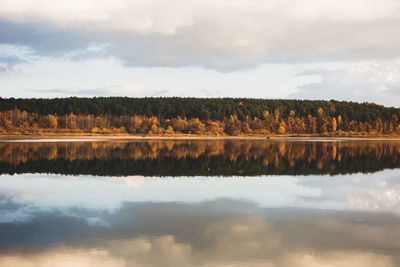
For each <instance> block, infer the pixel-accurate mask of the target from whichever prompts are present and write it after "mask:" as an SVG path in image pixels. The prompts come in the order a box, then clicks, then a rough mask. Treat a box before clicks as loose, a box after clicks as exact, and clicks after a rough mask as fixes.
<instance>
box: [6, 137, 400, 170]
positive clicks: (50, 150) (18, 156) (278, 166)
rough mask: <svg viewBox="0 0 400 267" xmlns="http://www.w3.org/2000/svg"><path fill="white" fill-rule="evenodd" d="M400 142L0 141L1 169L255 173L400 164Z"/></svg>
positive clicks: (379, 166) (378, 168)
mask: <svg viewBox="0 0 400 267" xmlns="http://www.w3.org/2000/svg"><path fill="white" fill-rule="evenodd" d="M399 156H400V143H399V142H389V141H371V142H361V141H358V142H283V141H282V142H262V141H134V142H132V141H129V142H127V141H112V142H111V141H110V142H71V143H69V142H63V143H0V172H1V173H3V174H4V173H10V174H14V173H34V172H39V173H61V174H92V175H108V176H124V175H144V176H195V175H205V176H219V175H220V176H229V175H239V176H249V175H266V174H274V175H297V174H298V175H306V174H339V173H354V172H374V171H379V170H382V169H385V168H397V167H400V161H399Z"/></svg>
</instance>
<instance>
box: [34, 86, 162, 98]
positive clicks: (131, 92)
mask: <svg viewBox="0 0 400 267" xmlns="http://www.w3.org/2000/svg"><path fill="white" fill-rule="evenodd" d="M28 91H33V92H40V93H55V94H64V95H74V96H131V97H144V96H158V95H161V94H163V92H162V91H155V90H151V89H148V88H147V87H146V85H145V84H143V83H127V84H122V85H112V86H105V87H100V88H73V87H68V88H56V89H49V90H47V89H43V90H42V89H29V90H28Z"/></svg>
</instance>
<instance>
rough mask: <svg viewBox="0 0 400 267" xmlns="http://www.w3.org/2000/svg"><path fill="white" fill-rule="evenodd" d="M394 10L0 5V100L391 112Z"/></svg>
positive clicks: (398, 60)
mask: <svg viewBox="0 0 400 267" xmlns="http://www.w3.org/2000/svg"><path fill="white" fill-rule="evenodd" d="M398 25H400V1H398V0H380V1H376V0H347V1H339V0H324V1H320V0H303V1H291V0H268V1H265V0H169V1H165V0H146V1H138V0H113V1H107V0H13V1H10V0H0V96H1V97H45V98H51V97H69V96H80V97H87V96H130V97H144V96H184V97H189V96H192V97H251V98H290V99H324V100H330V99H335V100H348V101H357V102H374V103H377V104H383V105H386V106H395V107H399V103H400V27H398Z"/></svg>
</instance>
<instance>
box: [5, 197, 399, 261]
mask: <svg viewBox="0 0 400 267" xmlns="http://www.w3.org/2000/svg"><path fill="white" fill-rule="evenodd" d="M240 210H242V211H243V212H241V211H240ZM0 233H1V237H0V253H1V255H2V256H1V257H2V258H1V262H2V263H3V264H5V263H7V264H8V265H7V266H21V265H22V264H23V263H25V264H27V265H28V266H34V264H39V266H50V265H51V264H55V263H57V262H58V261H63V262H68V263H70V264H71V263H72V262H73V263H74V264H75V265H74V266H80V265H81V266H87V264H89V266H92V264H93V265H94V264H98V265H96V266H143V265H144V266H198V265H204V266H221V265H223V266H243V265H250V266H254V265H256V266H321V265H327V266H396V265H398V264H400V257H399V253H398V252H399V251H400V218H399V217H398V216H396V215H393V214H390V213H379V214H376V213H366V212H345V211H316V210H299V209H290V208H281V209H274V208H261V207H259V206H258V205H256V204H254V203H252V202H245V201H234V200H227V199H219V200H215V201H209V202H203V203H197V204H185V203H176V202H175V203H174V202H169V203H145V202H144V203H143V202H142V203H125V204H124V205H123V206H122V207H121V208H120V209H118V210H116V211H114V212H108V211H99V210H87V209H83V208H76V207H75V208H70V209H67V210H52V211H48V212H37V213H32V217H31V219H30V220H28V221H25V222H20V223H2V224H0ZM46 264H47V265H46ZM85 264H86V265H85Z"/></svg>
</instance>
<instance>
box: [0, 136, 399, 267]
mask: <svg viewBox="0 0 400 267" xmlns="http://www.w3.org/2000/svg"><path fill="white" fill-rule="evenodd" d="M59 141H60V142H54V140H53V141H52V142H46V140H40V141H39V142H38V141H36V142H21V141H18V142H0V266H11V267H12V266H35V267H38V266H51V267H53V266H78V267H79V266H100V267H101V266H117V267H119V266H389V267H390V266H400V216H399V214H400V170H399V168H400V142H395V141H352V142H350V141H333V142H332V141H329V142H310V141H296V142H289V141H286V142H281V141H279V142H278V141H240V140H237V141H107V140H96V141H88V140H77V141H75V142H67V140H59Z"/></svg>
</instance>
